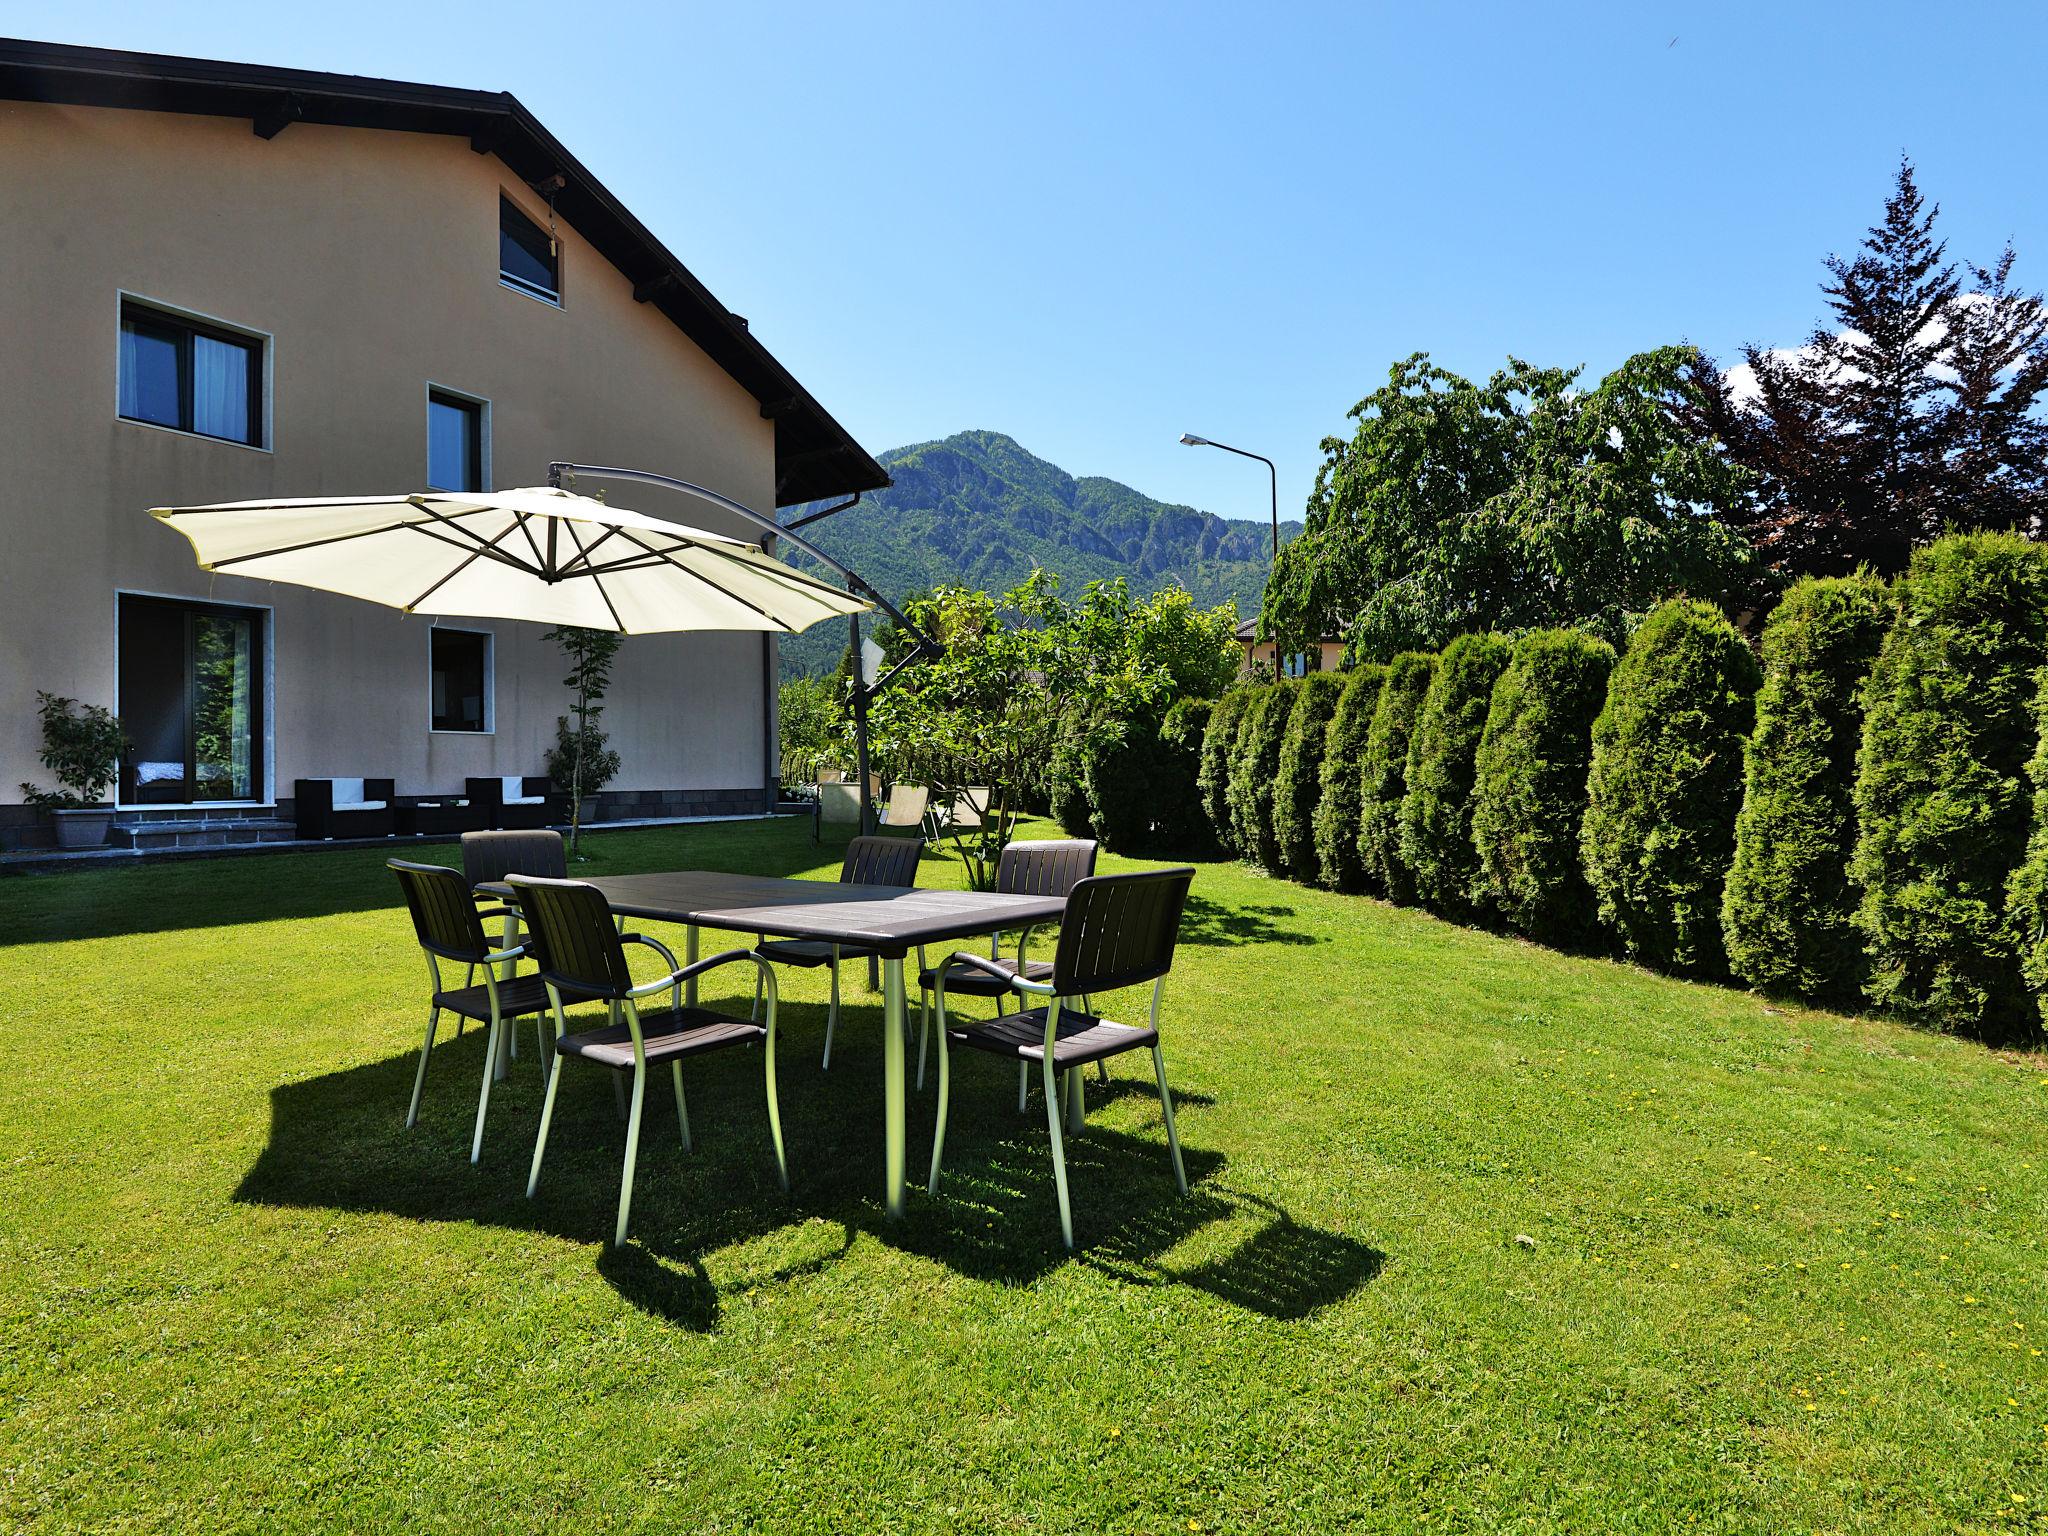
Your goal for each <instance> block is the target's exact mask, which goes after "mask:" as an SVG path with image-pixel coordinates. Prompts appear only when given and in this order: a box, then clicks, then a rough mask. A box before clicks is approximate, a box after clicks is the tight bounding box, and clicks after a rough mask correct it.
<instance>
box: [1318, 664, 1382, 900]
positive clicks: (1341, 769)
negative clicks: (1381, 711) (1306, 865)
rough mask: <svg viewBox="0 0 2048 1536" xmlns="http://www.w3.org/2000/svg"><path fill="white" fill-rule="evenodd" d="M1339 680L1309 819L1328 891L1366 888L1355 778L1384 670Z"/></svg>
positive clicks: (1358, 670)
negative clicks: (1313, 809) (1339, 689)
mask: <svg viewBox="0 0 2048 1536" xmlns="http://www.w3.org/2000/svg"><path fill="white" fill-rule="evenodd" d="M1337 676H1339V677H1342V678H1344V679H1346V681H1345V684H1344V692H1343V693H1342V695H1340V696H1339V698H1338V700H1337V712H1336V713H1335V714H1333V715H1331V716H1330V724H1329V729H1328V732H1327V734H1326V735H1325V737H1324V741H1323V768H1322V784H1321V786H1320V793H1321V798H1320V799H1318V800H1317V801H1316V813H1315V816H1314V818H1313V825H1314V831H1315V840H1316V870H1317V873H1318V875H1319V877H1320V878H1321V880H1322V883H1323V884H1324V885H1326V886H1328V887H1329V888H1330V889H1331V890H1333V891H1356V890H1359V889H1361V888H1362V887H1363V886H1364V884H1365V871H1364V869H1362V868H1361V867H1360V865H1359V862H1358V780H1359V774H1360V773H1361V772H1362V771H1363V770H1362V766H1361V762H1362V759H1363V758H1364V756H1365V738H1366V733H1367V732H1368V731H1370V730H1371V729H1372V716H1373V711H1374V709H1375V708H1377V707H1378V705H1379V702H1380V684H1381V683H1383V682H1385V681H1386V676H1387V669H1386V667H1385V666H1384V665H1382V664H1381V663H1379V662H1376V661H1375V662H1369V663H1367V664H1366V665H1364V666H1361V667H1355V668H1353V669H1352V670H1351V671H1349V672H1339V673H1338V674H1337Z"/></svg>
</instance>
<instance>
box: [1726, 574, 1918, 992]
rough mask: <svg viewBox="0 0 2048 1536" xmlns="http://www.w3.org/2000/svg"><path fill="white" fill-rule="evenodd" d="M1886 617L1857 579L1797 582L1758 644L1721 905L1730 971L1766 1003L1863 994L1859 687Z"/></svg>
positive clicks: (1879, 595) (1865, 582) (1870, 582)
mask: <svg viewBox="0 0 2048 1536" xmlns="http://www.w3.org/2000/svg"><path fill="white" fill-rule="evenodd" d="M1890 617H1891V605H1890V594H1889V592H1888V591H1887V589H1886V586H1885V584H1884V582H1882V581H1880V580H1879V579H1878V578H1877V577H1875V576H1871V575H1868V574H1861V575H1856V576H1842V577H1831V578H1829V579H1827V580H1819V581H1802V582H1799V583H1797V584H1796V585H1794V586H1793V587H1792V588H1790V589H1789V590H1788V591H1787V592H1786V593H1785V595H1784V597H1783V599H1781V600H1780V602H1779V603H1778V606H1777V607H1776V608H1775V609H1773V610H1772V612H1771V617H1770V619H1769V621H1768V622H1767V623H1766V624H1765V625H1764V633H1763V665H1764V682H1763V687H1762V688H1761V689H1759V690H1758V692H1757V696H1756V731H1755V734H1754V735H1752V736H1751V737H1750V740H1749V748H1748V753H1747V766H1746V768H1745V771H1744V775H1743V791H1742V811H1741V814H1740V815H1738V816H1737V817H1736V818H1735V863H1734V865H1733V866H1732V867H1731V868H1730V869H1729V871H1728V890H1727V894H1726V896H1725V897H1724V898H1723V900H1722V903H1721V931H1722V935H1723V937H1724V938H1725V939H1726V941H1727V945H1728V968H1729V969H1730V970H1732V971H1733V972H1734V973H1735V974H1736V975H1737V976H1739V977H1741V978H1742V979H1743V980H1744V981H1746V982H1748V983H1749V984H1750V985H1751V986H1753V987H1756V988H1758V989H1759V990H1761V991H1764V992H1770V993H1777V994H1784V995H1790V996H1798V997H1807V998H1812V999H1814V1000H1816V1001H1820V1002H1830V1003H1841V1002H1845V1001H1848V1000H1851V999H1854V998H1856V997H1857V996H1858V995H1859V994H1860V992H1861V990H1862V985H1863V935H1862V934H1861V933H1859V932H1858V931H1857V929H1856V924H1855V921H1854V918H1855V912H1856V892H1855V890H1854V888H1853V887H1851V886H1850V884H1849V856H1850V854H1851V852H1852V851H1853V850H1854V846H1855V841H1856V749H1857V745H1858V743H1859V742H1860V741H1861V739H1862V735H1863V685H1864V682H1865V680H1866V679H1868V677H1869V676H1870V669H1871V665H1872V663H1873V662H1875V661H1876V659H1877V648H1878V645H1879V643H1880V642H1881V641H1882V640H1883V639H1884V632H1885V627H1886V625H1887V623H1888V622H1889V620H1890Z"/></svg>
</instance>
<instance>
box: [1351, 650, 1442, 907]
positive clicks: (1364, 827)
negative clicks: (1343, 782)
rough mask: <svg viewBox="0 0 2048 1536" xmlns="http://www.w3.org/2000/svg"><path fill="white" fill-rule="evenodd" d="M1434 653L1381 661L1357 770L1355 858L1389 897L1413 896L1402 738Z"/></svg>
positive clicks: (1417, 708) (1410, 729) (1411, 724)
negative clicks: (1404, 834) (1405, 845)
mask: <svg viewBox="0 0 2048 1536" xmlns="http://www.w3.org/2000/svg"><path fill="white" fill-rule="evenodd" d="M1435 670H1436V658H1435V657H1434V656H1430V655H1425V654H1424V653H1422V652H1420V651H1403V652H1402V653H1401V654H1400V655H1399V656H1396V657H1395V658H1394V659H1393V660H1392V661H1391V662H1389V663H1388V664H1387V678H1386V682H1385V683H1384V684H1382V685H1381V688H1380V699H1379V703H1378V705H1377V706H1375V708H1374V709H1373V714H1372V726H1371V728H1370V729H1369V730H1368V731H1367V732H1366V736H1365V755H1364V756H1363V757H1362V758H1361V759H1360V760H1359V772H1358V862H1359V865H1360V867H1361V868H1362V869H1363V870H1364V871H1365V877H1366V879H1367V880H1368V881H1369V882H1370V883H1372V884H1374V885H1376V886H1378V887H1379V889H1380V890H1381V891H1382V892H1384V893H1385V894H1386V896H1387V897H1388V898H1389V899H1390V900H1393V901H1412V900H1414V899H1415V887H1414V883H1413V881H1412V879H1411V877H1410V875H1409V872H1408V866H1407V864H1406V862H1405V861H1404V860H1403V859H1402V857H1401V800H1402V797H1403V796H1404V795H1406V793H1407V791H1408V742H1409V738H1410V737H1411V736H1412V735H1413V734H1414V732H1415V717H1416V716H1417V715H1418V714H1420V713H1421V711H1422V696H1423V695H1424V694H1425V693H1427V692H1428V691H1429V679H1430V674H1431V673H1433V672H1434V671H1435Z"/></svg>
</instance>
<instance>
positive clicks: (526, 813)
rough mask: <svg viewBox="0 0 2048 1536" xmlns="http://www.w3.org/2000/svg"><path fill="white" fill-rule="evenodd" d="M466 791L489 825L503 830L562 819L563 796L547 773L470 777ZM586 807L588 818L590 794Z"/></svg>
mask: <svg viewBox="0 0 2048 1536" xmlns="http://www.w3.org/2000/svg"><path fill="white" fill-rule="evenodd" d="M463 793H464V794H465V795H467V796H468V797H469V801H470V804H472V805H475V806H477V807H479V808H480V809H481V811H482V812H483V815H484V818H485V820H486V821H487V822H488V823H489V825H490V826H492V827H494V828H497V829H499V830H530V829H533V828H538V827H545V826H547V825H548V824H549V823H551V822H556V821H560V820H561V819H562V812H561V797H560V796H559V795H557V794H556V793H555V790H554V785H553V783H552V781H550V780H549V778H548V776H547V775H546V774H544V773H537V774H529V775H526V776H524V777H522V776H521V775H519V774H516V773H514V774H507V775H505V776H503V777H501V778H490V779H477V778H472V779H466V780H464V781H463ZM584 810H585V813H586V815H585V819H586V821H587V820H588V812H589V810H590V805H589V800H588V797H586V798H585V804H584Z"/></svg>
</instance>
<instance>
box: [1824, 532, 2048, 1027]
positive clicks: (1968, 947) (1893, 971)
mask: <svg viewBox="0 0 2048 1536" xmlns="http://www.w3.org/2000/svg"><path fill="white" fill-rule="evenodd" d="M2044 660H2048V548H2044V547H2043V546H2042V545H2039V544H2032V543H2029V542H2028V541H2027V540H2025V539H2022V538H2020V537H2018V536H2016V535H2013V534H1970V535H1966V536H1961V537H1956V538H1947V539H1941V540H1938V541H1937V542H1935V543H1933V544H1931V545H1929V546H1928V547H1927V548H1925V549H1922V550H1919V551H1917V552H1916V553H1915V554H1914V556H1913V562H1912V565H1911V566H1910V567H1909V568H1908V570H1907V573H1906V576H1905V578H1904V582H1903V585H1902V589H1901V592H1900V598H1899V603H1898V617H1897V619H1896V621H1895V622H1894V623H1893V625H1892V627H1891V630H1890V631H1889V633H1887V634H1886V636H1885V638H1884V644H1883V647H1882V648H1881V649H1880V650H1879V652H1878V657H1877V665H1876V668H1875V669H1874V670H1873V671H1872V673H1871V677H1870V686H1869V690H1868V692H1867V694H1866V696H1865V713H1864V722H1863V745H1862V751H1861V755H1860V756H1859V758H1858V760H1857V776H1856V819H1857V827H1858V834H1857V843H1856V856H1855V861H1854V862H1853V863H1852V864H1851V865H1850V871H1849V872H1850V878H1851V879H1853V880H1854V881H1855V882H1856V884H1857V885H1859V886H1860V887H1861V888H1862V892H1863V895H1862V900H1861V903H1860V905H1859V906H1858V907H1857V911H1856V923H1857V926H1858V927H1859V928H1860V929H1861V930H1862V932H1863V935H1864V939H1865V942H1866V944H1867V946H1868V950H1869V957H1870V975H1869V979H1868V981H1867V982H1866V984H1865V990H1866V992H1867V993H1868V995H1869V997H1870V998H1871V1000H1872V1001H1873V1002H1875V1003H1877V1004H1879V1005H1880V1006H1882V1007H1885V1008H1890V1009H1895V1010H1897V1011H1899V1012H1902V1013H1906V1014H1910V1015H1915V1016H1917V1017H1919V1018H1920V1019H1922V1020H1924V1021H1925V1022H1927V1023H1930V1024H1934V1025H1937V1026H1939V1027H1941V1028H1944V1029H1958V1030H1965V1031H1968V1032H1971V1033H1974V1034H1979V1035H1985V1036H1989V1037H1993V1038H1999V1037H2006V1036H2011V1035H2017V1034H2021V1033H2026V1032H2030V1031H2031V1030H2032V1029H2033V1028H2035V1027H2036V1026H2035V1025H2034V1022H2033V1021H2034V1008H2033V1005H2032V1003H2031V1001H2030V999H2029V998H2028V997H2027V993H2026V986H2025V982H2024V979H2023V978H2022V975H2021V972H2020V963H2019V961H2020V956H2019V947H2020V943H2019V929H2018V928H2017V927H2016V926H2015V925H2013V924H2011V923H2009V922H2008V921H2007V913H2006V897H2007V882H2008V880H2009V878H2010V877H2011V876H2012V874H2013V872H2014V870H2015V869H2016V868H2018V866H2019V865H2020V863H2021V860H2022V858H2023V856H2024V854H2025V852H2026V842H2027V833H2028V824H2029V820H2030V815H2029V811H2030V807H2029V805H2028V797H2027V793H2026V785H2025V780H2024V770H2025V768H2026V766H2027V762H2028V760H2029V759H2030V758H2031V757H2032V756H2033V754H2034V720H2033V713H2032V708H2031V706H2032V704H2033V700H2034V693H2035V679H2034V671H2035V669H2036V668H2037V667H2039V666H2040V665H2041V664H2042V662H2043V661H2044Z"/></svg>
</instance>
